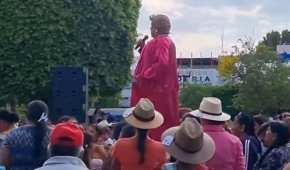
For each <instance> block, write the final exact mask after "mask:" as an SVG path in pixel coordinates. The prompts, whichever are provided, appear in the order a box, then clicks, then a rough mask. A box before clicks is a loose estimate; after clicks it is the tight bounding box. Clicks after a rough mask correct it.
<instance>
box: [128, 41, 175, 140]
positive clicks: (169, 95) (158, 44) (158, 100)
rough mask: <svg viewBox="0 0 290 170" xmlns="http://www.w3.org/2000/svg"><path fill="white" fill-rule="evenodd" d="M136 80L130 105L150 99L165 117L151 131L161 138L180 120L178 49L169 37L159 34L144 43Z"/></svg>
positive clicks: (154, 136)
mask: <svg viewBox="0 0 290 170" xmlns="http://www.w3.org/2000/svg"><path fill="white" fill-rule="evenodd" d="M134 79H135V80H136V81H137V83H133V84H132V98H131V105H132V106H135V105H136V104H137V103H138V101H139V99H140V98H149V99H150V100H151V101H152V102H153V103H154V105H155V109H156V110H157V111H159V112H161V113H162V115H163V117H164V119H165V121H164V124H163V125H162V126H161V127H159V128H158V129H153V130H151V132H150V136H151V138H153V139H155V140H159V141H160V137H161V134H162V133H163V132H164V131H165V130H166V129H168V128H170V127H172V126H176V125H177V124H178V121H179V115H178V90H179V85H178V79H177V66H176V49H175V45H174V43H173V41H172V40H171V39H170V38H169V37H168V36H166V35H160V36H158V37H156V38H154V39H153V40H151V41H149V42H148V43H147V44H146V45H145V47H144V49H143V50H142V53H141V58H140V61H139V63H138V65H137V67H136V70H135V74H134Z"/></svg>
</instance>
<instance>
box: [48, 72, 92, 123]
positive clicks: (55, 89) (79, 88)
mask: <svg viewBox="0 0 290 170" xmlns="http://www.w3.org/2000/svg"><path fill="white" fill-rule="evenodd" d="M52 75H53V81H52V103H51V108H52V110H51V111H50V114H49V115H50V116H49V118H50V120H51V121H52V122H53V123H55V122H56V121H57V120H58V119H59V118H60V117H62V116H64V115H67V116H73V117H75V118H77V120H78V121H79V122H82V123H83V122H86V113H87V105H88V70H87V69H84V68H81V67H65V66H64V67H55V68H54V69H53V71H52Z"/></svg>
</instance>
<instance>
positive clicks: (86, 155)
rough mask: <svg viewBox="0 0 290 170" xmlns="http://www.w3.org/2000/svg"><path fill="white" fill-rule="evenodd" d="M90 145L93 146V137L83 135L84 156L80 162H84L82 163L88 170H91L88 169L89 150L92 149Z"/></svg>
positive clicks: (86, 134)
mask: <svg viewBox="0 0 290 170" xmlns="http://www.w3.org/2000/svg"><path fill="white" fill-rule="evenodd" d="M92 145H93V135H91V134H89V133H87V132H86V133H84V145H83V147H84V154H83V157H82V160H83V161H84V163H85V164H86V166H87V167H88V169H91V167H90V161H91V155H90V150H91V149H92Z"/></svg>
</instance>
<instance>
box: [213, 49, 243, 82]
mask: <svg viewBox="0 0 290 170" xmlns="http://www.w3.org/2000/svg"><path fill="white" fill-rule="evenodd" d="M239 60H240V58H239V56H233V55H229V56H221V57H220V59H219V65H218V71H219V73H220V75H221V76H222V77H224V78H230V77H231V76H232V75H233V74H234V73H235V72H236V71H237V66H236V64H237V63H239Z"/></svg>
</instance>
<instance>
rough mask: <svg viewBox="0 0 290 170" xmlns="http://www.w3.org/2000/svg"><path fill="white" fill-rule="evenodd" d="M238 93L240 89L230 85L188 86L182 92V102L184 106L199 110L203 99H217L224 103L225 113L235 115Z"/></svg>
mask: <svg viewBox="0 0 290 170" xmlns="http://www.w3.org/2000/svg"><path fill="white" fill-rule="evenodd" d="M237 93H238V89H237V88H236V87H235V86H230V85H225V86H204V85H188V86H186V87H185V88H183V89H182V90H181V94H180V101H181V103H182V105H184V106H187V107H191V108H192V109H198V108H199V104H200V102H201V100H202V98H203V97H217V98H219V99H221V101H222V104H223V111H224V112H226V113H229V114H231V115H235V114H236V113H237V110H236V109H235V108H234V106H233V98H234V96H235V95H236V94H237Z"/></svg>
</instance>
